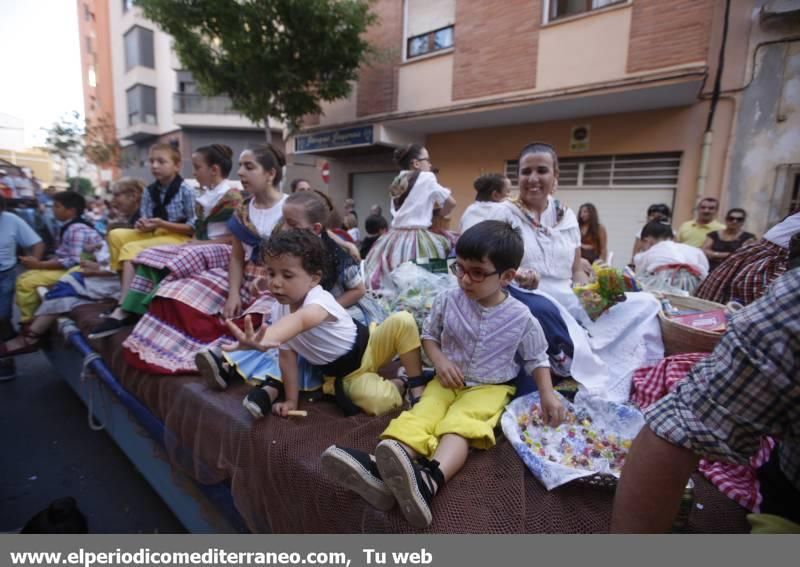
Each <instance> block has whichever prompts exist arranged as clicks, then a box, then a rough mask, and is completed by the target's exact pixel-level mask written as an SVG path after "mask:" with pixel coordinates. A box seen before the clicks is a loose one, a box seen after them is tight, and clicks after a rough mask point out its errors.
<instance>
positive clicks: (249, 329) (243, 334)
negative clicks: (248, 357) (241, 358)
mask: <svg viewBox="0 0 800 567" xmlns="http://www.w3.org/2000/svg"><path fill="white" fill-rule="evenodd" d="M225 324H226V325H227V326H228V329H229V330H230V332H231V334H232V335H233V336H234V338H235V339H236V340H237V341H238V344H235V345H232V346H228V345H222V350H225V351H229V352H230V351H234V350H242V349H243V348H249V349H254V350H260V351H261V352H264V351H266V350H269V349H271V348H278V347H279V346H281V344H280V343H279V342H276V341H272V340H268V339H265V338H264V336H265V335H266V333H267V328H268V327H267V326H266V325H261V327H260V328H259V329H258V331H255V330H253V322H252V320H251V319H250V316H249V315H248V316H247V317H245V318H244V331H242V330H241V329H240V328H239V327H237V326H236V325H235V324H234V323H233V321H231V320H230V319H226V320H225Z"/></svg>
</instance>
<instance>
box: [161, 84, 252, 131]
mask: <svg viewBox="0 0 800 567" xmlns="http://www.w3.org/2000/svg"><path fill="white" fill-rule="evenodd" d="M172 109H173V111H174V115H173V121H174V122H175V124H177V125H178V126H184V127H187V126H188V127H202V128H234V129H250V128H259V126H256V125H255V124H253V123H252V122H250V121H249V120H248V119H247V118H245V117H244V116H242V115H241V114H240V113H239V111H238V110H234V108H233V104H232V103H231V99H229V98H228V97H226V96H203V95H198V94H184V93H173V95H172Z"/></svg>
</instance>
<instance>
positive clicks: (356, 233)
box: [347, 227, 361, 242]
mask: <svg viewBox="0 0 800 567" xmlns="http://www.w3.org/2000/svg"><path fill="white" fill-rule="evenodd" d="M347 234H349V235H350V238H352V239H353V242H358V241H359V240H361V231H360V230H358V228H357V227H356V228H351V229H349V230H348V231H347Z"/></svg>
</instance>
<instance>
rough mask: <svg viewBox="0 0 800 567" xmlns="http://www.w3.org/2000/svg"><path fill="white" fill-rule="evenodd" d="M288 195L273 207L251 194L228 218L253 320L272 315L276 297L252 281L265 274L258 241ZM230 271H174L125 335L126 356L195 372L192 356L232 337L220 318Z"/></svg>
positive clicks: (159, 367) (160, 368) (139, 363)
mask: <svg viewBox="0 0 800 567" xmlns="http://www.w3.org/2000/svg"><path fill="white" fill-rule="evenodd" d="M284 200H285V197H284V198H283V199H281V200H280V201H278V202H277V203H275V204H274V205H273V206H272V207H270V208H269V209H259V208H257V207H255V204H254V201H253V199H248V200H246V201H244V202H243V203H242V204H241V205H240V206H239V208H238V209H237V210H236V212H235V213H234V214H233V216H231V218H230V220H229V221H228V228H229V229H230V232H231V234H233V236H234V237H235V238H236V239H237V240H239V242H241V243H242V246H243V248H244V252H245V265H244V277H243V278H242V285H241V289H240V291H239V294H240V296H241V301H242V310H243V313H242V317H244V315H247V314H252V315H253V324H254V325H258V324H260V321H261V319H262V318H269V314H270V312H271V310H272V307H273V305H274V303H275V300H274V298H273V297H272V296H271V295H269V294H268V293H262V294H260V295H254V294H253V293H251V290H250V288H251V285H250V284H251V283H252V282H253V281H254V280H255V279H257V278H260V277H264V276H265V275H266V270H265V268H264V266H263V265H262V264H261V258H260V251H261V246H260V245H261V241H262V239H264V238H269V236H270V235H271V234H272V231H273V229H274V228H275V226H276V225H277V224H278V222H279V221H280V219H281V215H282V209H283V201H284ZM199 248H205V246H199ZM183 272H186V270H183ZM228 272H229V269H228V267H227V266H225V267H215V268H213V269H210V270H207V271H196V272H194V273H193V274H192V275H189V276H185V277H180V278H176V277H174V274H173V273H170V275H169V276H167V277H166V278H165V279H164V280H163V281H162V282H161V285H160V286H159V288H158V291H157V292H156V294H155V297H154V298H153V300H152V302H151V303H150V307H149V309H148V311H147V313H146V314H145V315H144V317H142V319H141V320H140V321H139V322H138V323H137V325H136V326H135V327H134V329H133V332H131V334H130V335H129V336H128V338H127V339H126V340H125V343H124V344H123V346H124V347H125V359H126V361H127V362H128V363H129V364H131V365H132V366H134V367H136V368H139V369H140V370H144V371H146V372H150V373H152V374H191V373H195V372H197V367H196V366H195V362H194V358H195V354H196V353H197V352H199V351H201V350H207V349H209V348H216V347H219V346H220V345H221V344H222V343H223V342H230V341H231V340H232V338H231V337H230V335H229V332H228V328H227V327H226V326H225V323H224V321H223V320H222V310H223V308H224V307H225V302H226V301H227V299H228V294H229V282H228ZM184 275H185V274H184ZM239 320H240V321H241V320H243V319H242V318H240V319H239Z"/></svg>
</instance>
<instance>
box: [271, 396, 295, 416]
mask: <svg viewBox="0 0 800 567" xmlns="http://www.w3.org/2000/svg"><path fill="white" fill-rule="evenodd" d="M296 409H297V400H286V401H285V402H280V403H277V404H272V413H273V414H275V415H279V416H281V417H289V412H290V411H293V410H296Z"/></svg>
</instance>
